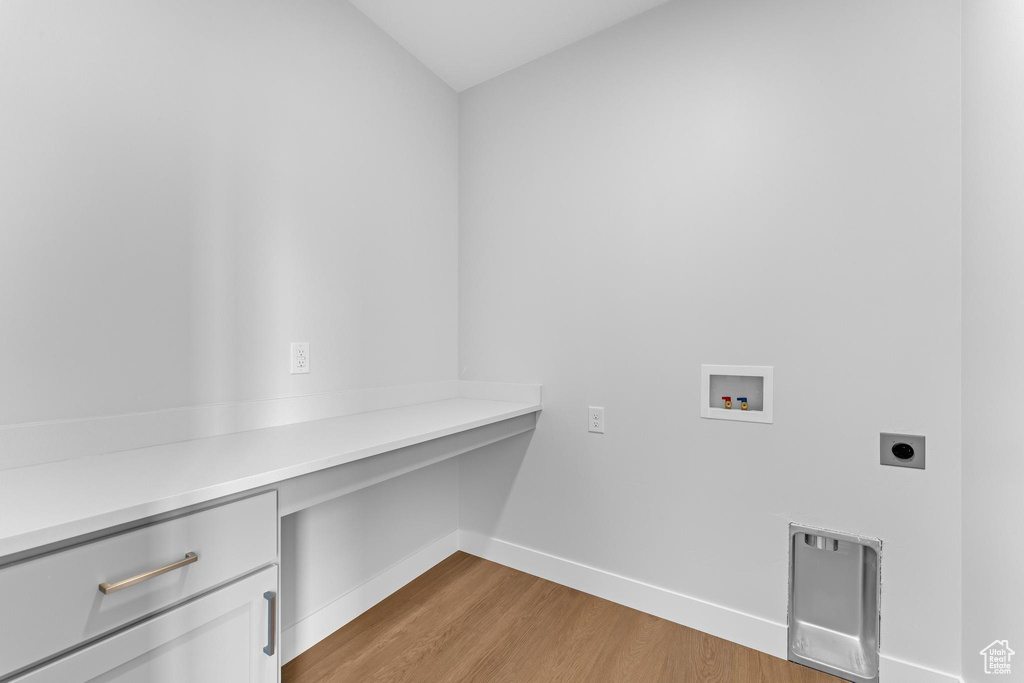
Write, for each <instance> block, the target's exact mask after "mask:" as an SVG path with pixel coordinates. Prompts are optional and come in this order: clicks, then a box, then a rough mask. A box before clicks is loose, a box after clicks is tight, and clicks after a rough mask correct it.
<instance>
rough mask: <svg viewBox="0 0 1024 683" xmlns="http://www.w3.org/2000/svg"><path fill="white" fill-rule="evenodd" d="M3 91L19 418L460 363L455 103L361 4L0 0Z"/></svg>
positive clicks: (12, 373) (2, 373) (296, 387)
mask: <svg viewBox="0 0 1024 683" xmlns="http://www.w3.org/2000/svg"><path fill="white" fill-rule="evenodd" d="M0 101H2V102H3V105H2V106H0V149H2V150H3V154H2V155H0V196H2V197H3V201H2V202H0V230H2V237H3V239H2V242H3V248H2V249H0V310H2V311H3V320H2V321H0V325H2V331H0V383H2V384H3V387H4V390H3V391H2V392H0V424H14V423H24V422H33V421H38V420H55V419H67V418H81V417H90V416H96V415H110V414H120V413H127V412H138V411H147V410H156V409H162V408H174V407H180V406H192V405H199V404H209V403H221V402H233V401H242V400H247V399H263V398H272V397H279V396H289V395H301V394H312V393H317V392H327V391H337V390H341V389H351V388H362V387H373V386H388V385H396V384H407V383H420V382H431V381H436V380H448V379H454V377H455V374H456V358H457V346H456V337H457V332H456V326H457V322H456V321H457V315H458V313H457V305H458V301H457V293H456V292H457V265H456V261H457V249H458V247H457V239H458V238H457V230H458V218H457V212H458V205H457V193H458V174H457V164H458V156H457V136H458V133H457V130H458V105H457V97H456V95H455V93H454V92H452V90H451V89H450V88H449V87H448V86H446V85H445V84H444V83H442V82H441V80H440V79H438V78H437V77H436V76H434V75H433V74H431V73H430V72H429V71H427V69H426V68H425V67H424V66H422V65H421V64H420V63H419V62H417V61H416V60H415V59H413V58H412V57H411V56H410V55H409V54H408V53H406V52H405V51H404V50H403V49H402V48H400V47H399V46H398V45H397V44H396V43H394V42H393V41H392V40H391V39H390V38H388V37H387V36H386V35H385V34H384V33H383V32H382V31H380V30H379V29H378V28H377V27H376V26H374V25H373V24H372V23H370V21H369V20H368V19H366V17H364V16H363V15H362V14H361V13H360V12H359V11H357V10H356V9H355V8H353V7H351V6H350V4H349V3H347V2H337V1H334V0H300V2H285V1H283V0H256V1H254V2H248V1H247V2H243V1H242V0H218V1H217V2H205V1H201V0H184V1H182V2H163V1H158V0H141V1H138V0H5V1H4V2H3V3H2V4H0ZM292 341H308V342H310V343H311V356H312V358H311V368H312V373H311V374H309V375H307V376H302V375H296V376H292V375H290V374H289V373H288V352H289V347H288V345H289V343H290V342H292Z"/></svg>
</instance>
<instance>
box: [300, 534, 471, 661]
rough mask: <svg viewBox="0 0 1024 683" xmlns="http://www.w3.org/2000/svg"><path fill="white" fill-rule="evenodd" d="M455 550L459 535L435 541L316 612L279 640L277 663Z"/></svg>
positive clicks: (366, 608)
mask: <svg viewBox="0 0 1024 683" xmlns="http://www.w3.org/2000/svg"><path fill="white" fill-rule="evenodd" d="M458 549H459V532H458V531H453V532H451V533H450V534H448V535H446V536H443V537H442V538H439V539H438V540H436V541H434V542H433V543H431V544H430V545H428V546H426V547H425V548H421V549H420V550H418V551H416V552H415V553H413V554H412V555H410V556H409V557H407V558H405V559H404V560H402V561H401V562H399V563H398V564H395V565H393V566H392V567H389V568H388V569H385V570H384V571H382V572H381V573H380V574H377V575H376V576H374V577H373V578H372V579H370V580H369V581H366V582H365V583H363V584H361V585H359V586H357V587H356V588H353V589H352V590H350V591H349V592H348V593H346V594H345V595H343V596H341V597H340V598H338V599H337V600H335V601H334V602H332V603H330V604H328V605H326V606H325V607H322V608H320V609H319V610H317V611H316V612H314V613H313V614H311V615H309V616H308V617H306V618H304V619H303V620H302V621H300V622H298V623H297V624H295V625H294V626H292V627H290V628H288V629H286V630H285V631H284V632H283V633H282V637H281V663H282V664H285V663H287V662H289V661H291V660H292V659H294V658H295V657H297V656H299V655H300V654H302V653H303V652H305V651H306V650H308V649H309V648H311V647H313V646H314V645H316V644H317V643H319V642H320V641H321V640H323V639H324V638H326V637H327V636H329V635H331V634H332V633H334V632H335V631H337V630H338V629H339V628H341V627H342V626H344V625H345V624H347V623H348V622H350V621H352V620H353V619H355V618H356V617H358V616H359V615H360V614H362V613H363V612H365V611H366V610H368V609H370V608H371V607H373V606H374V605H376V604H377V603H379V602H380V601H381V600H383V599H384V598H386V597H388V596H389V595H391V594H392V593H394V592H396V591H397V590H399V589H400V588H402V587H403V586H405V585H406V584H408V583H409V582H411V581H412V580H413V579H415V578H416V577H418V576H420V575H421V574H423V573H425V572H426V571H428V570H429V569H430V568H431V567H433V566H434V565H436V564H437V563H439V562H441V561H442V560H444V559H445V558H447V557H449V556H450V555H452V554H453V553H455V552H456V551H458Z"/></svg>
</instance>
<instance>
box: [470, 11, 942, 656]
mask: <svg viewBox="0 0 1024 683" xmlns="http://www.w3.org/2000/svg"><path fill="white" fill-rule="evenodd" d="M461 117H462V119H461V138H460V140H461V148H460V159H461V163H460V177H461V184H460V188H461V190H460V207H461V209H460V225H461V228H460V293H461V296H460V340H459V341H460V368H461V376H462V378H463V379H489V380H494V379H501V380H504V381H523V382H527V381H530V382H532V381H536V382H542V383H543V384H544V405H545V409H544V413H543V415H542V417H541V419H540V424H539V426H538V429H537V431H536V433H535V434H534V436H533V438H532V441H530V442H529V443H526V442H524V441H523V440H519V441H515V440H513V441H509V442H505V443H503V444H499V445H497V446H495V447H492V448H490V449H488V450H487V451H483V452H477V453H473V454H468V455H466V456H463V457H462V459H461V462H460V490H461V506H460V527H461V528H462V529H464V530H466V531H468V532H475V533H480V534H485V535H488V536H492V537H495V538H499V539H502V540H505V541H508V542H510V543H514V544H518V545H521V546H525V547H527V548H530V549H535V550H538V551H541V552H546V553H550V554H553V555H557V556H560V557H563V558H566V559H569V560H572V561H574V562H579V563H583V564H586V565H589V566H592V567H596V568H598V569H602V570H606V571H609V572H614V573H616V574H619V575H621V576H624V577H628V578H631V579H636V580H640V581H644V582H647V583H650V584H654V585H655V586H660V587H663V588H666V589H669V590H672V591H677V592H680V593H683V594H687V595H690V596H694V597H697V598H699V599H702V600H706V601H709V602H712V603H715V604H718V605H722V606H725V607H728V608H731V609H734V610H738V611H740V612H744V613H747V614H750V615H754V616H757V617H761V618H764V619H767V620H769V621H771V622H774V623H776V624H785V623H786V600H787V598H786V574H787V543H786V537H787V533H786V528H787V524H788V523H789V522H790V521H795V522H801V523H807V524H812V525H818V526H824V527H830V528H834V529H840V530H845V531H851V532H857V533H860V534H866V535H870V536H875V537H878V538H881V539H882V540H883V541H884V543H885V546H884V554H883V565H882V573H883V582H884V587H883V599H882V613H883V620H882V629H883V631H882V641H881V647H882V652H883V654H884V655H886V656H889V657H894V658H899V659H904V660H908V661H910V662H913V663H917V664H923V665H926V666H929V667H932V668H934V669H938V670H940V671H945V672H952V673H956V672H958V671H959V669H960V654H959V653H960V607H961V601H960V590H961V577H960V504H959V492H960V453H959V447H960V403H959V392H960V352H961V348H960V329H959V320H960V317H959V316H960V277H959V267H960V5H959V3H958V2H955V1H954V0H942V1H938V2H936V1H935V0H906V1H901V2H884V3H881V2H878V3H863V2H852V1H850V2H845V1H844V2H826V3H822V2H818V1H816V0H799V1H798V0H780V1H777V2H771V3H756V2H738V1H727V2H722V1H720V0H693V1H686V2H674V3H671V4H669V5H667V6H665V7H663V8H661V9H656V10H653V11H652V12H649V13H647V14H645V15H643V16H641V17H638V18H637V19H634V20H631V21H629V22H627V23H625V24H622V25H619V26H617V27H614V28H612V29H610V30H608V31H607V32H604V33H602V34H599V35H597V36H595V37H592V38H590V39H588V40H585V41H583V42H581V43H578V44H576V45H573V46H570V47H568V48H566V49H564V50H561V51H559V52H557V53H555V54H553V55H551V56H549V57H546V58H544V59H541V60H539V61H537V62H534V63H531V64H529V65H527V66H524V67H522V68H519V69H517V70H514V71H512V72H509V73H507V74H505V75H503V76H500V77H498V78H496V79H494V80H492V81H490V82H487V83H485V84H483V85H480V86H478V87H476V88H473V89H471V90H468V91H466V92H465V93H463V94H462V98H461ZM701 363H723V364H731V363H735V364H754V365H773V366H775V371H776V372H775V380H776V381H775V401H776V408H775V415H776V420H775V424H774V425H770V426H765V425H756V424H740V423H732V422H720V421H712V420H701V419H700V418H699V417H698V416H699V406H698V396H699V386H698V379H699V366H700V364H701ZM588 405H598V406H605V407H606V411H607V416H606V421H607V434H605V435H603V436H600V435H593V434H588V433H587V432H586V409H587V406H588ZM881 431H898V432H909V433H919V434H925V435H927V437H928V469H927V470H926V471H923V472H922V471H914V470H906V469H895V468H883V467H881V466H880V465H879V464H878V434H879V432H881Z"/></svg>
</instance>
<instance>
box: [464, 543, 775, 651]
mask: <svg viewBox="0 0 1024 683" xmlns="http://www.w3.org/2000/svg"><path fill="white" fill-rule="evenodd" d="M459 548H460V549H461V550H463V551H465V552H467V553H469V554H471V555H476V556H477V557H482V558H484V559H485V560H490V561H492V562H497V563H498V564H503V565H505V566H507V567H512V568H513V569H518V570H519V571H523V572H526V573H527V574H533V575H534V576H539V577H541V578H542V579H547V580H548V581H553V582H555V583H559V584H562V585H563V586H569V587H570V588H575V589H576V590H580V591H583V592H584V593H590V594H591V595H596V596H598V597H599V598H604V599H605V600H611V601H612V602H617V603H619V604H620V605H625V606H627V607H632V608H633V609H637V610H640V611H641V612H646V613H647V614H653V615H654V616H656V617H661V618H662V619H667V620H669V621H673V622H675V623H677V624H683V625H684V626H689V627H690V628H694V629H697V630H698V631H703V632H704V633H709V634H711V635H713V636H718V637H719V638H724V639H726V640H730V641H732V642H734V643H739V644H740V645H744V646H746V647H749V648H753V649H755V650H759V651H761V652H765V653H767V654H770V655H772V656H775V657H781V658H782V659H785V658H786V651H787V650H786V647H787V646H786V625H785V624H779V623H776V622H773V621H768V620H767V619H762V618H760V617H755V616H753V615H750V614H744V613H743V612H737V611H735V610H732V609H729V608H727V607H722V606H720V605H715V604H712V603H710V602H705V601H703V600H699V599H697V598H693V597H690V596H688V595H683V594H681V593H676V592H673V591H670V590H667V589H665V588H659V587H657V586H652V585H650V584H647V583H643V582H641V581H636V580H634V579H629V578H626V577H624V576H619V575H618V574H612V573H611V572H606V571H604V570H601V569H596V568H594V567H588V566H587V565H584V564H580V563H578V562H573V561H571V560H566V559H564V558H561V557H556V556H554V555H549V554H547V553H543V552H540V551H537V550H531V549H530V548H524V547H522V546H519V545H516V544H514V543H508V542H507V541H501V540H498V539H494V538H489V537H487V536H484V535H482V534H478V533H474V532H470V531H460V532H459Z"/></svg>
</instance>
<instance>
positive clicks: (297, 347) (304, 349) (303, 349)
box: [291, 342, 309, 375]
mask: <svg viewBox="0 0 1024 683" xmlns="http://www.w3.org/2000/svg"><path fill="white" fill-rule="evenodd" d="M291 370H292V374H293V375H308V374H309V342H292V362H291Z"/></svg>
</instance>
